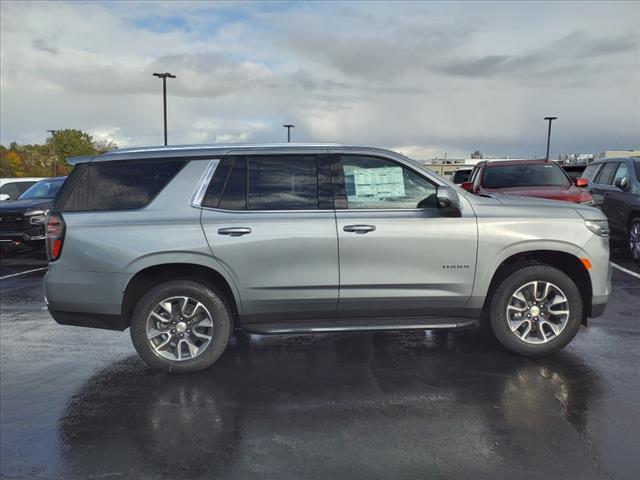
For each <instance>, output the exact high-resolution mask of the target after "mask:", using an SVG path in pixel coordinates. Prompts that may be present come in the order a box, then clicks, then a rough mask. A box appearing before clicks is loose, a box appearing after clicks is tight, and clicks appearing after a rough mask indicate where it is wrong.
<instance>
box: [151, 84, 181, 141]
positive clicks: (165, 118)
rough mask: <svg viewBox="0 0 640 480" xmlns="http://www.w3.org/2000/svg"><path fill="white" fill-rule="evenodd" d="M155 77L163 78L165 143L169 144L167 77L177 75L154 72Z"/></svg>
mask: <svg viewBox="0 0 640 480" xmlns="http://www.w3.org/2000/svg"><path fill="white" fill-rule="evenodd" d="M153 76H154V77H158V78H161V79H162V104H163V106H164V144H165V145H166V144H167V78H176V76H175V75H171V74H170V73H169V72H167V73H154V74H153Z"/></svg>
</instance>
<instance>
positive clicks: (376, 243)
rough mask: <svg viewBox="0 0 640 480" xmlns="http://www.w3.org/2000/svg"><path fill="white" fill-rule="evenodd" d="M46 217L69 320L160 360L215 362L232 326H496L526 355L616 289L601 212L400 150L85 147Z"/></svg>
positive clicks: (575, 325) (547, 348)
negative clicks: (470, 176)
mask: <svg viewBox="0 0 640 480" xmlns="http://www.w3.org/2000/svg"><path fill="white" fill-rule="evenodd" d="M72 162H73V163H75V164H76V167H75V169H74V171H73V173H72V174H71V176H70V177H69V179H68V180H67V182H66V183H65V185H64V186H63V188H62V190H61V192H60V193H59V195H58V197H57V198H56V201H55V203H54V206H53V209H52V211H51V213H50V215H49V217H48V224H47V249H48V252H49V259H50V263H49V271H48V273H47V276H46V278H45V291H46V301H47V305H48V307H49V311H50V312H51V315H52V316H53V318H55V320H56V321H57V322H58V323H61V324H65V325H81V326H87V327H97V328H106V329H113V330H124V329H125V328H127V327H130V330H131V337H132V340H133V344H134V345H135V348H136V349H137V351H138V353H139V354H140V355H141V356H142V357H143V358H144V359H145V360H146V361H147V362H148V363H149V364H151V365H152V366H153V367H156V368H158V369H161V370H165V371H171V372H191V371H196V370H201V369H203V368H206V367H209V366H210V365H211V364H213V363H214V362H215V361H216V359H217V358H218V357H219V356H220V355H221V354H222V352H223V351H224V349H225V347H226V345H227V343H228V341H229V337H230V335H231V333H232V331H233V329H242V330H244V331H247V332H253V333H259V334H268V333H312V332H343V331H354V330H391V329H394V330H395V329H456V328H464V327H469V326H472V325H475V324H477V323H478V322H479V321H480V320H481V319H482V320H485V319H486V321H487V322H490V324H491V327H492V329H493V332H494V333H495V335H496V337H497V338H498V340H499V341H500V342H501V343H502V344H503V345H504V346H505V347H506V348H507V349H509V350H510V351H512V352H515V353H518V354H522V355H545V354H548V353H551V352H554V351H557V350H559V349H560V348H562V347H564V346H565V345H566V344H567V343H568V342H569V341H570V340H571V339H572V338H573V337H574V336H575V335H576V332H577V331H578V329H579V328H580V325H581V324H583V323H586V320H587V318H589V317H597V316H599V315H601V314H602V312H603V310H604V307H605V304H606V302H607V298H608V296H609V291H610V268H609V243H608V224H607V220H606V218H605V216H604V215H603V214H602V213H601V212H600V211H599V210H597V209H595V208H592V207H588V206H582V205H576V204H572V203H565V202H554V201H548V200H538V199H532V198H524V197H508V196H495V197H492V196H488V195H485V196H475V195H471V194H469V193H467V192H465V191H463V190H461V189H459V188H457V187H456V186H455V185H453V184H451V183H449V182H447V181H446V180H444V179H442V178H440V177H439V176H437V175H435V174H433V173H431V172H429V171H427V170H423V169H421V168H420V167H419V166H417V165H416V163H414V162H412V161H411V160H409V159H408V158H406V157H404V156H402V155H399V154H397V153H394V152H391V151H388V150H382V149H377V148H365V147H346V146H339V145H294V144H285V145H260V146H237V145H234V146H181V147H160V148H140V149H130V150H117V151H114V152H110V153H107V154H104V155H100V156H97V157H94V158H77V159H72Z"/></svg>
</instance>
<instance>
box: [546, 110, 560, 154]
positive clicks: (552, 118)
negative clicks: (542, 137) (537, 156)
mask: <svg viewBox="0 0 640 480" xmlns="http://www.w3.org/2000/svg"><path fill="white" fill-rule="evenodd" d="M544 119H545V120H547V121H548V122H549V132H548V133H547V156H546V157H545V159H547V160H549V144H550V143H551V122H553V121H554V120H557V119H558V117H544Z"/></svg>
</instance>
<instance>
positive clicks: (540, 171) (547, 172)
mask: <svg viewBox="0 0 640 480" xmlns="http://www.w3.org/2000/svg"><path fill="white" fill-rule="evenodd" d="M541 185H544V186H558V187H569V186H570V185H571V182H570V181H569V179H568V178H567V176H566V175H565V173H564V172H563V171H562V168H560V167H559V166H558V165H556V164H555V163H537V164H526V165H496V166H490V167H489V166H488V167H487V168H485V169H484V175H483V177H482V186H483V187H485V188H508V187H535V186H541Z"/></svg>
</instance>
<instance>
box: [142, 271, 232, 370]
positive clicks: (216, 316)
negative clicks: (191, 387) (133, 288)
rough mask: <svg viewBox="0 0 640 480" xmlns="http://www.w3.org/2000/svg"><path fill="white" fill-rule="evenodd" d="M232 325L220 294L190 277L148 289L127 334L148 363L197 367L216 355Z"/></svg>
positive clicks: (161, 366)
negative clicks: (189, 278) (129, 333)
mask: <svg viewBox="0 0 640 480" xmlns="http://www.w3.org/2000/svg"><path fill="white" fill-rule="evenodd" d="M231 329H232V316H231V311H230V309H229V307H228V305H227V303H226V301H225V299H224V297H223V296H222V295H220V294H219V293H218V292H216V291H215V290H212V289H211V288H209V287H207V286H205V285H203V284H201V283H198V282H195V281H192V280H174V281H170V282H166V283H162V284H159V285H156V286H154V287H153V288H151V289H150V290H149V291H148V292H147V293H146V294H145V295H144V296H143V297H142V298H141V299H140V301H139V302H138V304H137V305H136V307H135V309H134V311H133V315H132V317H131V339H132V340H133V345H134V346H135V348H136V350H137V351H138V353H139V354H140V356H141V357H142V358H143V359H144V360H145V361H146V362H147V363H148V364H149V365H151V366H152V367H153V368H156V369H158V370H162V371H166V372H170V373H187V372H197V371H199V370H203V369H205V368H208V367H210V366H211V365H213V363H214V362H215V361H216V360H217V359H218V358H219V357H220V355H222V352H224V350H225V348H226V346H227V343H228V342H229V336H230V334H231Z"/></svg>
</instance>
